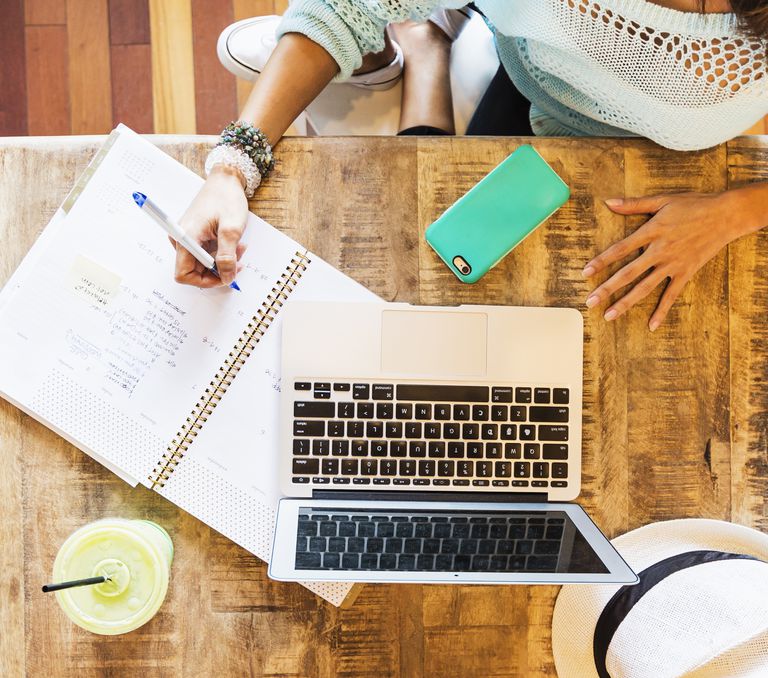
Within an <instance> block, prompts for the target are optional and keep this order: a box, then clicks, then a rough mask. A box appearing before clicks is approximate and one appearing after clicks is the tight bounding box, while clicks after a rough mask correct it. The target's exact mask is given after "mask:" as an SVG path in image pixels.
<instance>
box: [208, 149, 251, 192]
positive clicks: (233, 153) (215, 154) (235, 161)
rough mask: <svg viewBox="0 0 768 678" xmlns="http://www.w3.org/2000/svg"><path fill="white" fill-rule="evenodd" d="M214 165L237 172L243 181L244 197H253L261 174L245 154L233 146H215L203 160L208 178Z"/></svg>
mask: <svg viewBox="0 0 768 678" xmlns="http://www.w3.org/2000/svg"><path fill="white" fill-rule="evenodd" d="M216 165H227V166H228V167H234V168H235V169H237V170H239V171H240V173H241V174H242V175H243V178H244V179H245V197H246V198H252V197H253V194H254V193H255V192H256V189H257V188H258V187H259V184H260V183H261V172H259V169H258V167H256V163H255V162H253V160H251V158H250V157H249V156H248V154H247V153H245V152H244V151H241V150H240V149H239V148H235V147H234V146H222V145H219V146H216V147H215V148H214V149H213V150H212V151H211V152H210V153H209V154H208V157H207V158H206V159H205V176H209V175H210V173H211V170H212V169H213V168H214V167H215V166H216Z"/></svg>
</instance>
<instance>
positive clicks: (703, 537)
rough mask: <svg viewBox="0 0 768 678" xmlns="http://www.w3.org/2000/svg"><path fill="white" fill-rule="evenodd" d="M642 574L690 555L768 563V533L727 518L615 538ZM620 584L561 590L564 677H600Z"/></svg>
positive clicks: (652, 527)
mask: <svg viewBox="0 0 768 678" xmlns="http://www.w3.org/2000/svg"><path fill="white" fill-rule="evenodd" d="M611 543H612V544H613V545H614V546H615V547H616V549H617V550H618V551H619V553H620V554H621V556H622V557H623V558H624V560H626V561H627V563H628V564H629V566H630V567H631V568H632V569H633V570H634V571H635V572H637V573H638V574H639V573H640V572H641V571H642V570H644V569H646V568H647V567H650V566H651V565H653V564H654V563H657V562H659V561H660V560H663V559H664V558H668V557H670V556H673V555H676V554H678V553H684V552H686V551H699V550H712V551H726V552H730V553H744V554H747V555H751V556H754V557H756V558H759V559H760V560H764V561H768V535H765V534H762V533H761V532H758V531H757V530H753V529H751V528H748V527H744V526H743V525H734V524H733V523H728V522H725V521H722V520H707V519H700V518H686V519H682V520H668V521H662V522H658V523H651V524H649V525H645V526H643V527H639V528H637V529H636V530H632V531H630V532H627V533H626V534H623V535H621V536H619V537H616V538H615V539H613V540H611ZM620 588H621V585H618V584H602V585H599V584H569V585H566V586H563V587H562V589H560V593H559V594H558V596H557V601H556V602H555V609H554V613H553V616H552V654H553V655H554V659H555V668H556V669H557V675H558V676H559V678H599V677H598V674H597V670H596V669H595V661H594V655H593V651H592V640H593V636H594V632H595V625H596V624H597V620H598V618H599V617H600V614H601V613H602V611H603V608H604V607H605V605H606V604H607V603H608V601H609V600H610V599H611V597H612V596H613V595H614V594H615V593H616V591H618V590H619V589H620Z"/></svg>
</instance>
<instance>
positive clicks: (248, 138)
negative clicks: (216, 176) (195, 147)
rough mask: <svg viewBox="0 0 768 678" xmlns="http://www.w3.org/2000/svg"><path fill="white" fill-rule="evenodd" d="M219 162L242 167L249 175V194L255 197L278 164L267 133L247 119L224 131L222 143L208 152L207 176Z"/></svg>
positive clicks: (246, 188)
mask: <svg viewBox="0 0 768 678" xmlns="http://www.w3.org/2000/svg"><path fill="white" fill-rule="evenodd" d="M216 165H227V166H229V167H234V168H235V169H237V170H239V171H240V173H241V174H242V175H243V178H244V179H245V196H246V197H247V198H252V197H253V194H254V192H255V191H256V189H257V188H258V186H259V184H260V183H261V180H262V179H263V178H264V177H266V176H267V175H268V174H269V173H270V172H271V171H272V169H273V168H274V166H275V159H274V156H273V155H272V147H271V146H270V145H269V141H268V140H267V137H266V135H265V134H264V133H263V132H262V131H261V130H260V129H258V128H256V127H253V126H252V125H249V124H248V123H246V122H242V121H237V122H231V123H229V125H227V126H226V127H225V128H224V129H223V130H222V131H221V137H220V140H219V143H218V144H217V145H216V147H215V148H214V149H213V150H212V151H211V152H210V153H209V154H208V157H207V158H206V161H205V174H206V176H208V175H210V173H211V170H212V169H213V168H214V167H215V166H216Z"/></svg>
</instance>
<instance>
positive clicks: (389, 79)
mask: <svg viewBox="0 0 768 678" xmlns="http://www.w3.org/2000/svg"><path fill="white" fill-rule="evenodd" d="M281 18H282V17H279V16H259V17H253V18H252V19H243V20H242V21H238V22H237V23H234V24H232V25H231V26H227V28H225V29H224V30H223V31H222V32H221V35H220V36H219V41H218V43H217V45H216V51H217V53H218V55H219V61H220V62H221V64H222V65H223V66H224V68H226V69H227V70H228V71H229V72H230V73H234V74H235V75H236V76H237V77H238V78H243V79H244V80H255V79H256V78H257V77H258V76H259V74H260V73H261V71H262V70H263V69H264V65H265V64H266V63H267V60H268V59H269V57H270V55H271V54H272V52H273V51H274V49H275V47H276V46H277V39H276V38H275V31H276V30H277V26H278V24H279V23H280V19H281ZM392 46H393V47H394V48H395V58H394V59H393V60H392V62H391V63H390V64H388V65H387V66H382V67H381V68H377V69H376V70H375V71H370V72H368V73H363V74H361V75H353V76H351V77H350V78H349V80H347V81H346V82H345V83H341V84H350V85H355V87H362V88H364V89H372V90H383V89H389V88H390V87H394V86H395V84H396V83H397V81H398V80H399V79H400V76H401V75H402V73H403V51H402V50H401V49H400V45H398V44H397V43H396V42H395V41H394V40H393V41H392Z"/></svg>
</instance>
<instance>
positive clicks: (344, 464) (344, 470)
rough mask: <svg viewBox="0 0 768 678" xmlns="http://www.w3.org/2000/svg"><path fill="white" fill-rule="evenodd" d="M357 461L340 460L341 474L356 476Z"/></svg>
mask: <svg viewBox="0 0 768 678" xmlns="http://www.w3.org/2000/svg"><path fill="white" fill-rule="evenodd" d="M357 466H358V461H357V459H342V460H341V474H342V475H345V476H356V475H357Z"/></svg>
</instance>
